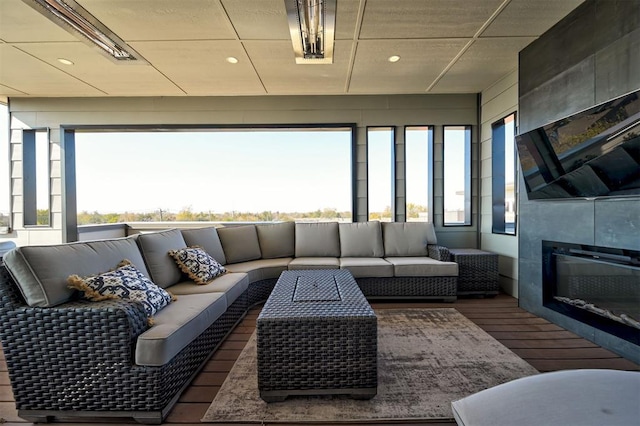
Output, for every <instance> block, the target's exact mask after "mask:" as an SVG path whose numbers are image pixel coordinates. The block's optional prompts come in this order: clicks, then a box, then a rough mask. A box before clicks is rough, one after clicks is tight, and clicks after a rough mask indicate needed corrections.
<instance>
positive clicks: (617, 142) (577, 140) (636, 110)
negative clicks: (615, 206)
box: [516, 90, 640, 200]
mask: <svg viewBox="0 0 640 426" xmlns="http://www.w3.org/2000/svg"><path fill="white" fill-rule="evenodd" d="M516 145H517V149H518V156H519V157H520V164H521V170H522V174H523V176H524V181H525V186H526V191H527V195H528V197H529V199H530V200H541V199H565V198H596V197H629V196H640V90H637V91H635V92H632V93H629V94H627V95H624V96H621V97H619V98H616V99H613V100H610V101H608V102H604V103H602V104H600V105H596V106H594V107H592V108H589V109H587V110H584V111H581V112H579V113H576V114H573V115H571V116H569V117H565V118H563V119H561V120H558V121H555V122H553V123H549V124H547V125H545V126H542V127H539V128H537V129H533V130H531V131H529V132H526V133H522V134H520V135H517V136H516Z"/></svg>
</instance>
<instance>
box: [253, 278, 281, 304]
mask: <svg viewBox="0 0 640 426" xmlns="http://www.w3.org/2000/svg"><path fill="white" fill-rule="evenodd" d="M277 281H278V279H277V278H269V279H265V280H260V281H256V282H253V283H251V284H249V306H253V305H256V304H258V303H262V302H264V301H265V300H267V299H268V298H269V295H270V294H271V292H272V291H273V287H274V286H275V285H276V282H277Z"/></svg>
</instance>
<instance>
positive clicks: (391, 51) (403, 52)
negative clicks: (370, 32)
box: [349, 39, 468, 94]
mask: <svg viewBox="0 0 640 426" xmlns="http://www.w3.org/2000/svg"><path fill="white" fill-rule="evenodd" d="M467 42H468V40H464V39H449V40H446V39H445V40H403V41H400V40H376V41H373V40H363V41H360V42H359V43H358V48H357V52H356V58H355V62H354V65H353V72H352V75H351V83H350V85H349V93H370V92H372V91H373V92H374V93H381V94H382V93H385V94H390V93H424V91H425V90H426V89H427V88H428V87H429V85H430V84H431V83H432V82H433V81H434V80H435V79H436V77H438V75H440V73H441V72H442V71H443V70H444V69H445V67H446V66H447V65H448V64H449V63H450V62H451V61H452V60H453V58H454V57H455V56H456V55H457V54H458V52H460V50H461V49H462V48H463V47H464V46H465V44H466V43H467ZM391 55H398V56H400V61H398V62H396V63H391V62H389V61H388V58H389V56H391Z"/></svg>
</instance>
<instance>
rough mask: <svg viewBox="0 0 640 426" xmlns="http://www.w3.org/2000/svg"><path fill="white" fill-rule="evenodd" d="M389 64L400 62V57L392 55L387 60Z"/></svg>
mask: <svg viewBox="0 0 640 426" xmlns="http://www.w3.org/2000/svg"><path fill="white" fill-rule="evenodd" d="M387 60H388V61H389V62H398V61H399V60H400V56H398V55H393V56H389V59H387Z"/></svg>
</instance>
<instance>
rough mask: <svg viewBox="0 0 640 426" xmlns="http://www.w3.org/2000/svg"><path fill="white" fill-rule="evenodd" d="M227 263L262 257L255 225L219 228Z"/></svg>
mask: <svg viewBox="0 0 640 426" xmlns="http://www.w3.org/2000/svg"><path fill="white" fill-rule="evenodd" d="M218 235H219V236H220V242H221V243H222V249H223V250H224V256H225V258H226V259H227V263H238V262H247V261H249V260H256V259H260V257H262V254H261V252H260V243H259V242H258V233H257V232H256V226H255V225H242V226H229V227H224V228H218Z"/></svg>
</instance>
